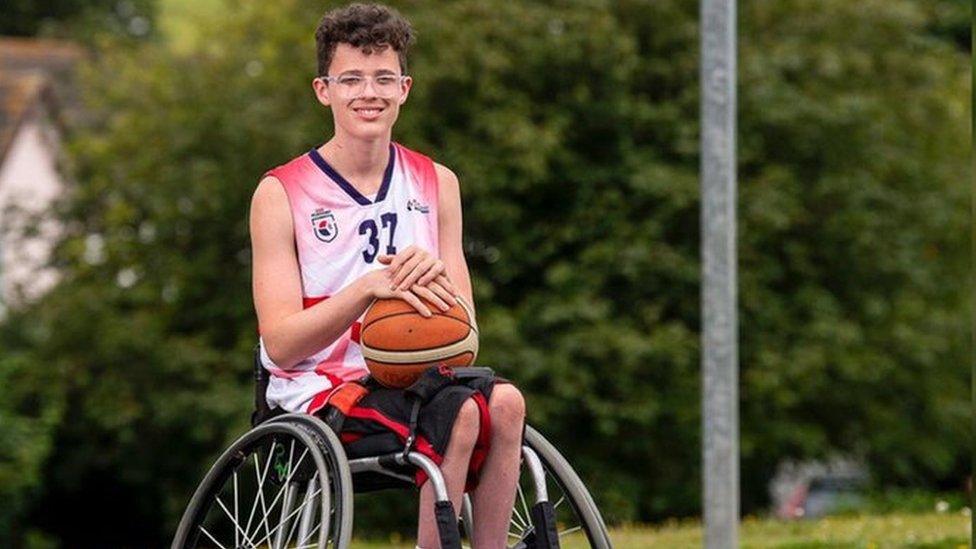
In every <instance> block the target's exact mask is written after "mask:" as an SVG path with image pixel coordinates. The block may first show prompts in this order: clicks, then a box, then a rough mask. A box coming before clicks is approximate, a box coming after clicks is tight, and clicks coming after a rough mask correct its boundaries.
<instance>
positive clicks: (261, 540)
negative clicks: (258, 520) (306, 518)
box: [254, 488, 322, 546]
mask: <svg viewBox="0 0 976 549" xmlns="http://www.w3.org/2000/svg"><path fill="white" fill-rule="evenodd" d="M320 493H322V489H321V488H319V489H318V490H316V491H315V493H314V494H312V497H313V498H314V497H315V496H318V495H319V494H320ZM305 505H306V504H305V503H304V502H303V503H302V504H301V505H299V506H298V507H297V508H296V509H295V510H294V511H292V512H291V513H288V516H286V517H284V518H283V519H282V520H281V522H279V523H278V525H277V526H275V527H274V528H272V529H271V532H269V533H268V535H265V536H264V537H263V538H261V539H259V540H258V542H257V543H255V544H254V545H255V546H258V545H261V544H262V543H264V542H265V541H267V540H268V539H269V538H270V537H271V536H272V535H274V533H275V532H277V531H278V529H279V528H281V527H282V526H283V525H284V523H285V521H287V520H289V519H290V518H291V517H292V516H294V515H295V513H297V512H299V511H301V510H302V509H303V508H304V507H305Z"/></svg>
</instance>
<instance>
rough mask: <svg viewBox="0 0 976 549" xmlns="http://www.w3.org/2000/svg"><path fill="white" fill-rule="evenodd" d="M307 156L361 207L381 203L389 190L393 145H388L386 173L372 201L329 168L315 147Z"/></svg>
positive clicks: (391, 175)
mask: <svg viewBox="0 0 976 549" xmlns="http://www.w3.org/2000/svg"><path fill="white" fill-rule="evenodd" d="M308 155H309V156H310V157H311V158H312V162H314V163H315V165H316V166H318V167H319V169H320V170H322V171H323V172H325V175H327V176H329V177H330V178H332V180H333V181H335V182H336V183H337V184H338V185H339V187H340V188H342V190H344V191H346V194H348V195H349V196H350V197H351V198H352V199H353V200H355V201H356V202H357V203H358V204H360V205H361V206H369V205H370V204H376V203H377V202H382V201H383V199H384V198H386V193H387V192H388V191H389V190H390V181H391V180H392V179H393V163H394V159H395V158H396V150H395V149H394V148H393V143H390V161H389V162H388V163H387V164H386V171H385V172H383V182H382V183H380V190H379V192H377V193H376V199H375V200H373V201H370V199H368V198H366V197H365V196H363V195H362V193H360V192H359V191H357V190H356V187H353V186H352V183H350V182H349V181H347V180H346V178H345V177H342V175H341V174H339V172H337V171H336V170H335V168H333V167H332V166H330V165H329V163H328V162H326V161H325V159H324V158H322V155H321V154H319V151H318V148H317V147H315V148H313V149H312V150H310V151H308Z"/></svg>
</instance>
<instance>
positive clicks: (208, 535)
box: [200, 526, 227, 549]
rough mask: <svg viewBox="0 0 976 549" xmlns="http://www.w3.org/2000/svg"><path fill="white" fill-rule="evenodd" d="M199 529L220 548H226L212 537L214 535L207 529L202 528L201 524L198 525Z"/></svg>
mask: <svg viewBox="0 0 976 549" xmlns="http://www.w3.org/2000/svg"><path fill="white" fill-rule="evenodd" d="M200 531H201V532H203V533H204V534H205V535H206V536H207V537H208V538H210V541H212V542H214V543H216V544H217V547H220V549H227V548H226V547H224V546H223V545H222V544H221V543H220V542H219V541H217V540H216V539H214V537H213V536H211V535H210V532H208V531H207V529H206V528H204V527H203V526H200Z"/></svg>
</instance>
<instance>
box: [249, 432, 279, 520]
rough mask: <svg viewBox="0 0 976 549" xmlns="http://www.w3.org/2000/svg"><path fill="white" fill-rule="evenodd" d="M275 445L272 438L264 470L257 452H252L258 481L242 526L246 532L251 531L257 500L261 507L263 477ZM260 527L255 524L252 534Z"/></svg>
mask: <svg viewBox="0 0 976 549" xmlns="http://www.w3.org/2000/svg"><path fill="white" fill-rule="evenodd" d="M277 445H278V442H277V441H275V440H272V441H271V450H270V451H269V452H268V461H267V462H265V464H264V471H263V472H262V471H261V468H260V465H259V464H258V455H257V453H254V454H253V456H254V478H255V479H257V481H258V484H257V487H256V489H257V495H256V497H255V498H254V503H252V504H251V513H250V514H249V515H248V516H247V526H245V527H244V531H245V532H248V533H250V532H251V521H252V520H253V519H254V511H256V510H257V508H258V502H259V501H260V502H261V504H262V507H263V506H264V498H263V497H262V496H263V495H264V479H265V478H266V477H267V476H268V468H269V467H270V466H271V458H272V456H274V450H275V446H277ZM265 512H267V511H265ZM260 527H261V524H260V523H258V526H257V528H255V531H254V534H255V535H257V529H258V528H260Z"/></svg>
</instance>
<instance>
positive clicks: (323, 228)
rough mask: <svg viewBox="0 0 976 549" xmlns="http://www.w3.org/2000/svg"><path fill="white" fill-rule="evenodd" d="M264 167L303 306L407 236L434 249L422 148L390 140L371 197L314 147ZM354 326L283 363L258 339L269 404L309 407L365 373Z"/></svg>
mask: <svg viewBox="0 0 976 549" xmlns="http://www.w3.org/2000/svg"><path fill="white" fill-rule="evenodd" d="M268 175H273V176H275V177H276V178H277V179H278V181H280V182H281V185H282V186H283V187H284V189H285V193H286V194H287V196H288V204H289V206H290V208H291V214H292V222H293V224H294V229H295V248H296V251H297V255H298V264H299V270H300V272H301V279H302V301H303V305H304V307H305V308H306V309H307V308H309V307H311V306H313V305H315V304H316V303H318V302H320V301H322V300H324V299H328V297H329V296H331V295H334V294H335V293H337V292H338V291H339V290H341V289H342V288H344V287H346V286H347V285H349V284H350V283H351V282H353V281H355V280H356V279H358V278H359V277H361V276H362V275H364V274H366V273H367V272H369V271H372V270H376V269H382V268H384V267H385V265H383V264H382V263H380V262H379V261H377V260H376V258H377V257H378V256H380V255H383V254H387V255H395V254H396V253H397V252H399V251H401V250H403V249H404V248H406V247H408V246H410V245H411V244H413V245H416V246H418V247H420V248H423V249H425V250H427V251H428V252H430V253H431V254H432V255H434V256H435V257H440V253H439V246H438V241H437V235H438V233H437V197H438V194H437V189H438V187H437V174H436V173H435V171H434V163H433V161H432V160H431V159H430V158H428V157H426V156H424V155H422V154H420V153H417V152H414V151H411V150H409V149H407V148H406V147H403V146H402V145H400V144H398V143H391V144H390V160H389V163H388V164H387V166H386V171H385V173H384V175H383V182H382V184H381V185H380V188H379V191H378V192H377V193H376V195H375V196H372V197H370V196H363V195H362V194H360V193H359V192H358V191H357V190H356V189H355V187H353V186H352V185H351V184H350V183H349V182H348V181H347V180H346V179H345V178H344V177H342V175H340V174H339V173H338V172H336V171H335V169H333V168H332V166H330V165H329V164H328V163H327V162H326V161H325V159H324V158H322V156H321V155H320V154H319V153H318V150H317V149H312V150H311V151H309V152H308V153H306V154H304V155H302V156H299V157H297V158H295V159H293V160H291V161H289V162H288V163H286V164H283V165H281V166H278V167H276V168H274V169H271V170H269V171H268V172H266V173H265V176H268ZM262 179H263V178H262ZM360 320H362V318H360ZM359 328H360V322H359V321H357V322H355V323H353V325H352V326H350V327H349V328H348V329H347V330H346V331H345V333H343V334H342V336H340V337H339V339H337V340H336V341H335V342H334V343H332V344H331V345H329V346H328V347H326V348H324V349H322V350H320V351H319V352H317V353H315V354H313V355H312V356H309V357H307V358H305V359H304V360H302V361H301V362H299V363H298V364H296V365H295V366H293V367H291V368H289V369H287V370H285V369H283V368H279V367H278V366H277V365H275V364H274V362H272V361H271V359H270V357H269V356H268V353H267V351H266V350H265V347H264V342H263V341H261V343H260V355H261V362H262V364H263V365H264V367H265V368H266V369H267V370H268V371H269V372H270V374H271V376H270V382H269V384H268V392H267V396H266V398H267V401H268V405H269V406H271V407H275V406H280V407H281V408H283V409H285V410H288V411H290V412H307V413H313V412H315V411H316V410H317V409H318V408H319V407H321V405H322V402H323V401H324V400H325V396H326V395H327V394H328V392H329V390H330V389H332V388H333V387H335V386H336V385H338V384H339V383H341V382H343V381H349V380H354V379H358V378H360V377H362V376H363V375H364V374H366V373H367V370H366V363H365V361H364V360H363V355H362V352H361V351H360V347H359Z"/></svg>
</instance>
